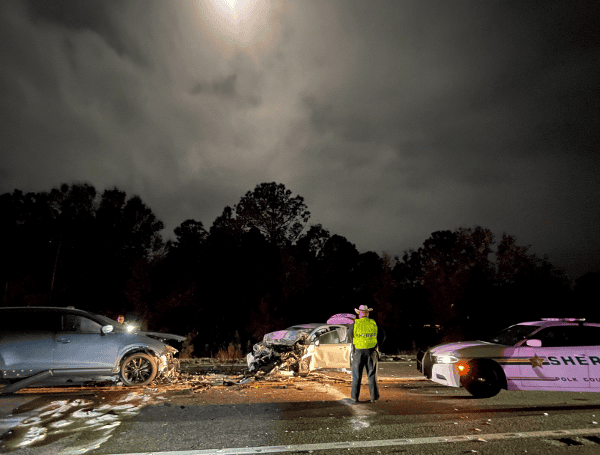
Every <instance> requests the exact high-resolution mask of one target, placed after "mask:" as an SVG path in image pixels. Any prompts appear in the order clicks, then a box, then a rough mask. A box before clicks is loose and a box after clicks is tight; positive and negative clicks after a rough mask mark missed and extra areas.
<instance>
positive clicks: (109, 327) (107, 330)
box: [101, 325, 114, 335]
mask: <svg viewBox="0 0 600 455" xmlns="http://www.w3.org/2000/svg"><path fill="white" fill-rule="evenodd" d="M113 328H114V327H113V326H112V325H103V326H102V329H101V331H102V335H106V334H107V333H110V332H112V331H113Z"/></svg>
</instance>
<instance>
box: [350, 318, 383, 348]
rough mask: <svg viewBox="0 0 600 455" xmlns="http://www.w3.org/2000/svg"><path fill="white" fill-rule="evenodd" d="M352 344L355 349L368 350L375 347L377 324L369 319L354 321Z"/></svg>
mask: <svg viewBox="0 0 600 455" xmlns="http://www.w3.org/2000/svg"><path fill="white" fill-rule="evenodd" d="M352 343H354V346H355V347H356V349H370V348H374V347H375V346H377V323H376V322H375V321H374V320H373V319H369V318H360V319H356V320H355V321H354V339H353V340H352Z"/></svg>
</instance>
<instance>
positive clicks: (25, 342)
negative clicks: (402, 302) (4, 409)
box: [0, 307, 185, 393]
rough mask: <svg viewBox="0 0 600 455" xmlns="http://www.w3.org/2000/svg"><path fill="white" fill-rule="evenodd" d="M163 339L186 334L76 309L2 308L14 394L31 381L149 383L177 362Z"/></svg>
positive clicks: (3, 352)
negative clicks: (135, 326) (135, 328)
mask: <svg viewBox="0 0 600 455" xmlns="http://www.w3.org/2000/svg"><path fill="white" fill-rule="evenodd" d="M163 340H175V341H179V342H182V341H184V340H185V337H182V336H179V335H169V334H162V333H155V332H130V331H128V330H127V329H126V328H125V327H124V326H123V325H122V324H120V323H119V322H117V321H114V320H112V319H110V318H107V317H106V316H101V315H99V314H93V313H89V312H87V311H83V310H77V309H74V308H57V307H8V308H0V379H1V380H2V382H3V383H4V384H7V383H8V384H12V385H9V386H7V387H5V388H4V389H3V390H2V393H10V392H13V391H15V390H18V389H20V388H22V387H26V386H28V385H31V384H38V385H39V384H40V383H44V384H53V385H54V384H64V383H82V382H96V381H106V380H112V381H114V382H117V381H122V382H123V384H124V385H127V386H132V385H146V384H149V383H151V382H152V381H153V380H154V379H155V378H157V377H161V376H164V375H168V374H169V373H170V372H171V371H172V370H173V369H174V368H175V366H176V365H177V361H176V359H175V358H174V355H175V353H177V350H176V349H175V348H173V347H172V346H169V345H167V344H165V343H163Z"/></svg>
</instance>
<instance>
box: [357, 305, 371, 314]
mask: <svg viewBox="0 0 600 455" xmlns="http://www.w3.org/2000/svg"><path fill="white" fill-rule="evenodd" d="M354 311H356V314H358V313H360V312H362V313H368V312H369V311H373V308H369V307H368V306H367V305H361V306H359V307H358V309H356V308H354Z"/></svg>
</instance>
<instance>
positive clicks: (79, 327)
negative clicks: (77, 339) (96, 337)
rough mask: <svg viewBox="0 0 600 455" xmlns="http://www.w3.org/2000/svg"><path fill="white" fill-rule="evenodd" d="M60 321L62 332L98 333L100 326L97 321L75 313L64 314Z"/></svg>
mask: <svg viewBox="0 0 600 455" xmlns="http://www.w3.org/2000/svg"><path fill="white" fill-rule="evenodd" d="M62 322H63V323H62V330H63V332H79V333H100V329H101V327H102V326H101V325H100V324H98V323H97V322H95V321H92V320H91V319H88V318H86V317H83V316H79V315H77V314H64V315H63V317H62Z"/></svg>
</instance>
